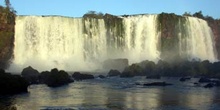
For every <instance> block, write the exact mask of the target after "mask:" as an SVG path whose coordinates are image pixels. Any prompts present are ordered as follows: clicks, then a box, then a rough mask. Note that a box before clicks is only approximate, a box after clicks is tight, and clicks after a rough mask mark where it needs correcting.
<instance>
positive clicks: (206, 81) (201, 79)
mask: <svg viewBox="0 0 220 110" xmlns="http://www.w3.org/2000/svg"><path fill="white" fill-rule="evenodd" d="M199 82H200V83H210V82H211V80H210V79H208V78H200V79H199Z"/></svg>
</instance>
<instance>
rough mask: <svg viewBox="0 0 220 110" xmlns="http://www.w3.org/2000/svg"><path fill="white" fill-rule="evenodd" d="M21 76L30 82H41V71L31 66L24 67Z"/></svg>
mask: <svg viewBox="0 0 220 110" xmlns="http://www.w3.org/2000/svg"><path fill="white" fill-rule="evenodd" d="M21 76H22V77H24V78H25V79H26V80H27V81H28V82H29V83H30V84H37V83H39V76H40V73H39V72H38V71H37V70H36V69H34V68H32V67H31V66H29V67H27V68H24V69H23V70H22V72H21Z"/></svg>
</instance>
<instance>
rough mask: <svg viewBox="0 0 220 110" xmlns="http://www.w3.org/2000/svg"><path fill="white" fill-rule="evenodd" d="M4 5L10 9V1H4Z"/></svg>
mask: <svg viewBox="0 0 220 110" xmlns="http://www.w3.org/2000/svg"><path fill="white" fill-rule="evenodd" d="M5 5H6V7H7V8H11V3H10V0H5Z"/></svg>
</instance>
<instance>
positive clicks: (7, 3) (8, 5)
mask: <svg viewBox="0 0 220 110" xmlns="http://www.w3.org/2000/svg"><path fill="white" fill-rule="evenodd" d="M5 5H6V8H7V9H8V10H9V11H11V12H12V13H14V14H15V13H16V11H15V10H14V8H13V7H12V6H11V3H10V0H5Z"/></svg>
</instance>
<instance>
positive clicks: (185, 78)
mask: <svg viewBox="0 0 220 110" xmlns="http://www.w3.org/2000/svg"><path fill="white" fill-rule="evenodd" d="M190 79H191V78H189V77H182V78H180V81H181V82H184V81H187V80H190Z"/></svg>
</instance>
